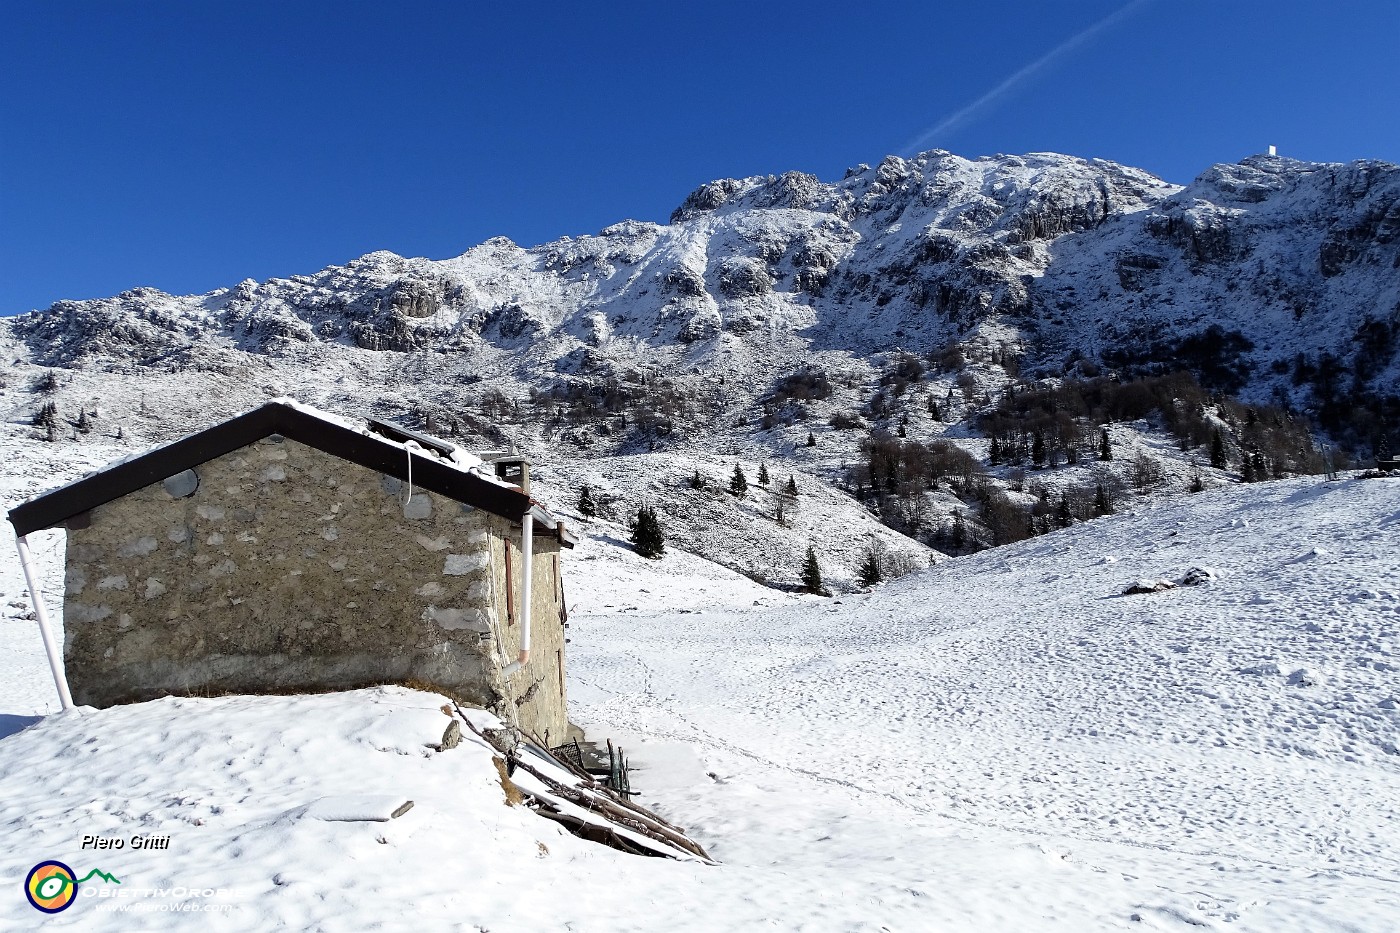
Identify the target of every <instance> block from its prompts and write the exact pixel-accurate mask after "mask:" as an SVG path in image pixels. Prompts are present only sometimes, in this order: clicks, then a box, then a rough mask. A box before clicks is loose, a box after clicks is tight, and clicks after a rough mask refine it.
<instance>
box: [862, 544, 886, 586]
mask: <svg viewBox="0 0 1400 933" xmlns="http://www.w3.org/2000/svg"><path fill="white" fill-rule="evenodd" d="M884 579H885V575H884V574H883V573H881V572H880V556H879V555H878V554H876V553H875V549H874V548H873V547H872V548H869V549H867V550H866V552H865V562H864V563H862V564H861V565H860V585H861V586H874V585H875V584H877V583H880V582H882V581H883V580H884Z"/></svg>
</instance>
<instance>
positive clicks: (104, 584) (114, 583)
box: [97, 573, 126, 590]
mask: <svg viewBox="0 0 1400 933" xmlns="http://www.w3.org/2000/svg"><path fill="white" fill-rule="evenodd" d="M97 588H98V589H99V590H124V589H126V574H124V573H123V574H117V575H116V576H114V577H103V578H102V579H101V580H98V581H97Z"/></svg>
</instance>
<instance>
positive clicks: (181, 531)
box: [165, 525, 190, 544]
mask: <svg viewBox="0 0 1400 933" xmlns="http://www.w3.org/2000/svg"><path fill="white" fill-rule="evenodd" d="M165 536H166V537H167V538H169V539H170V540H171V541H174V542H175V543H176V544H181V543H183V542H185V541H188V540H189V539H190V530H189V529H188V528H186V527H184V526H183V525H181V526H180V527H179V528H172V529H170V530H169V531H168V532H166V533H165Z"/></svg>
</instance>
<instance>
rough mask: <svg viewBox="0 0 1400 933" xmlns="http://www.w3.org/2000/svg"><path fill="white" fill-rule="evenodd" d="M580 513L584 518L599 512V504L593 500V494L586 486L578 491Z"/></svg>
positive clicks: (591, 516)
mask: <svg viewBox="0 0 1400 933" xmlns="http://www.w3.org/2000/svg"><path fill="white" fill-rule="evenodd" d="M578 514H580V515H582V516H583V517H584V518H593V517H594V516H595V515H597V514H598V506H597V504H596V503H594V501H593V494H592V493H591V492H589V491H588V487H587V486H584V487H583V488H582V489H580V490H579V493H578Z"/></svg>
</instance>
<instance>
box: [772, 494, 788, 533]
mask: <svg viewBox="0 0 1400 933" xmlns="http://www.w3.org/2000/svg"><path fill="white" fill-rule="evenodd" d="M773 520H774V521H775V522H777V523H778V524H779V525H783V526H784V527H786V526H787V513H786V512H784V511H783V500H782V499H779V500H778V506H777V508H776V509H774V511H773Z"/></svg>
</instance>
